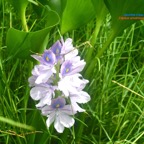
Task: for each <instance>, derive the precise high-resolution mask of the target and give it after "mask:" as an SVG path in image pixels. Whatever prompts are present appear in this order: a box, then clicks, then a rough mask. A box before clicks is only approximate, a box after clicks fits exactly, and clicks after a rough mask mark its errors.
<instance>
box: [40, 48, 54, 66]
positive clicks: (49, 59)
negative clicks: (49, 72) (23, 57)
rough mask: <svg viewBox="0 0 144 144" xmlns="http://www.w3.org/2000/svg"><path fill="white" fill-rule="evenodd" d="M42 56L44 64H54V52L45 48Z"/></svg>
mask: <svg viewBox="0 0 144 144" xmlns="http://www.w3.org/2000/svg"><path fill="white" fill-rule="evenodd" d="M42 58H43V63H44V64H50V65H54V64H55V60H56V58H55V54H54V53H53V52H52V51H51V50H45V52H44V54H43V55H42Z"/></svg>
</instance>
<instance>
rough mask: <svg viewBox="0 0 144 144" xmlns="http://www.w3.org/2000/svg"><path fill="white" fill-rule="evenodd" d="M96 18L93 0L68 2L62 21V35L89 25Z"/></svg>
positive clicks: (72, 0) (68, 0)
mask: <svg viewBox="0 0 144 144" xmlns="http://www.w3.org/2000/svg"><path fill="white" fill-rule="evenodd" d="M94 16H95V11H94V7H93V5H92V2H91V0H67V3H66V6H65V9H64V11H63V14H62V19H61V33H62V34H64V33H66V32H67V31H70V30H73V29H76V28H78V27H80V26H82V25H84V24H86V23H88V22H89V21H90V20H91V19H92V18H94Z"/></svg>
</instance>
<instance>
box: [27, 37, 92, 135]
mask: <svg viewBox="0 0 144 144" xmlns="http://www.w3.org/2000/svg"><path fill="white" fill-rule="evenodd" d="M32 57H33V58H34V59H36V60H37V61H39V64H38V65H36V66H34V69H33V70H32V76H31V77H30V78H29V86H30V87H31V90H30V96H31V98H32V99H33V100H35V101H38V103H37V104H36V107H37V108H38V109H39V110H41V112H42V114H43V115H45V116H47V117H48V119H47V121H46V124H47V127H48V128H49V127H50V125H51V124H52V123H53V122H54V127H55V129H56V130H57V132H59V133H62V132H63V131H64V127H67V128H70V127H72V126H73V125H74V114H76V113H77V112H84V111H85V110H84V109H82V108H81V107H80V106H79V105H78V104H82V103H87V102H88V101H90V96H89V94H88V93H87V92H85V91H83V89H84V87H85V86H86V84H87V83H88V82H89V81H88V80H86V79H84V78H83V77H82V75H81V74H80V72H81V71H82V70H83V68H84V66H85V64H86V63H85V61H84V60H80V56H78V50H77V49H76V48H75V47H73V44H72V39H70V38H67V39H66V40H65V41H64V40H63V39H61V40H58V41H57V42H56V43H55V44H53V45H52V46H51V48H49V49H48V50H45V51H44V53H43V54H42V55H32Z"/></svg>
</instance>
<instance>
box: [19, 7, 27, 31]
mask: <svg viewBox="0 0 144 144" xmlns="http://www.w3.org/2000/svg"><path fill="white" fill-rule="evenodd" d="M25 11H26V8H24V9H21V13H20V17H21V21H22V26H23V29H24V31H26V32H28V26H27V21H26V16H25Z"/></svg>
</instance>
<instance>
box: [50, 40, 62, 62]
mask: <svg viewBox="0 0 144 144" xmlns="http://www.w3.org/2000/svg"><path fill="white" fill-rule="evenodd" d="M61 49H62V44H61V43H60V41H57V42H56V43H55V44H53V45H52V47H51V50H52V52H53V53H54V54H55V56H56V59H57V60H59V59H60V58H61V56H60V54H61Z"/></svg>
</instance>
